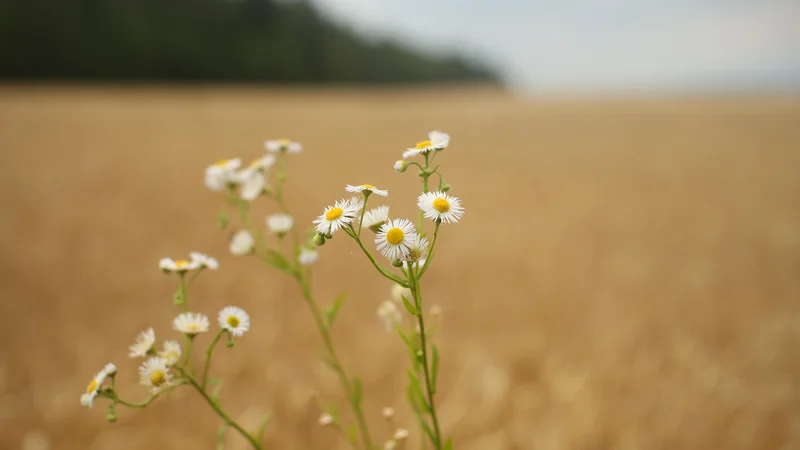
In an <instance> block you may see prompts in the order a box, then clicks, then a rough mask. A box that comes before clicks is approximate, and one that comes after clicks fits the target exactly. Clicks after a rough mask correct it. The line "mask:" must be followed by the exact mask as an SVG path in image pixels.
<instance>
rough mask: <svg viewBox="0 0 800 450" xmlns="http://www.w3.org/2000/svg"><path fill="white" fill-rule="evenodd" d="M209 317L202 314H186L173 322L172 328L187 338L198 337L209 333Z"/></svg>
mask: <svg viewBox="0 0 800 450" xmlns="http://www.w3.org/2000/svg"><path fill="white" fill-rule="evenodd" d="M208 325H209V323H208V317H206V316H205V315H203V314H200V313H191V312H185V313H182V314H180V315H179V316H178V317H176V318H175V320H173V321H172V328H173V329H174V330H175V331H179V332H181V333H183V334H185V335H187V336H196V335H197V334H199V333H205V332H206V331H208Z"/></svg>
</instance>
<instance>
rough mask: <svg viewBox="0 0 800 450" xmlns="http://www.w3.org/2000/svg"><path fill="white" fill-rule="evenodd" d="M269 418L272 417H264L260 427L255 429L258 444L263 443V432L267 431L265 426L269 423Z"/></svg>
mask: <svg viewBox="0 0 800 450" xmlns="http://www.w3.org/2000/svg"><path fill="white" fill-rule="evenodd" d="M271 418H272V417H270V416H267V417H265V418H264V421H263V422H261V425H259V426H258V428H257V429H256V440H257V441H258V443H259V444H260V443H261V442H263V441H264V430H266V429H267V424H268V423H269V420H270V419H271Z"/></svg>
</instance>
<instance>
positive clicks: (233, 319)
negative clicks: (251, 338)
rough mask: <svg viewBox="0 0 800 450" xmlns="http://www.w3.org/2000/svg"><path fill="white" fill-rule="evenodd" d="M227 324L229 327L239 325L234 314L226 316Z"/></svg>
mask: <svg viewBox="0 0 800 450" xmlns="http://www.w3.org/2000/svg"><path fill="white" fill-rule="evenodd" d="M228 325H230V326H231V328H236V327H238V326H239V318H238V317H236V316H228Z"/></svg>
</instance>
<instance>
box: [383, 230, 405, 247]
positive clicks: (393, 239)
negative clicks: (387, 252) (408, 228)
mask: <svg viewBox="0 0 800 450" xmlns="http://www.w3.org/2000/svg"><path fill="white" fill-rule="evenodd" d="M404 237H406V234H405V233H403V230H401V229H400V228H397V227H395V228H392V229H391V230H389V231H388V232H387V233H386V241H388V242H389V243H390V244H392V245H397V244H399V243H401V242H403V238H404Z"/></svg>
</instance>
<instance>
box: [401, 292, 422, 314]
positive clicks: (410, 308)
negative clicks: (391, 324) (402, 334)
mask: <svg viewBox="0 0 800 450" xmlns="http://www.w3.org/2000/svg"><path fill="white" fill-rule="evenodd" d="M400 298H402V299H403V305H405V307H406V311H408V313H409V314H411V315H412V316H418V315H419V312H418V311H417V308H415V307H414V305H412V304H411V302H409V301H408V299H407V298H406V296H405V295H402V294H401V295H400Z"/></svg>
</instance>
